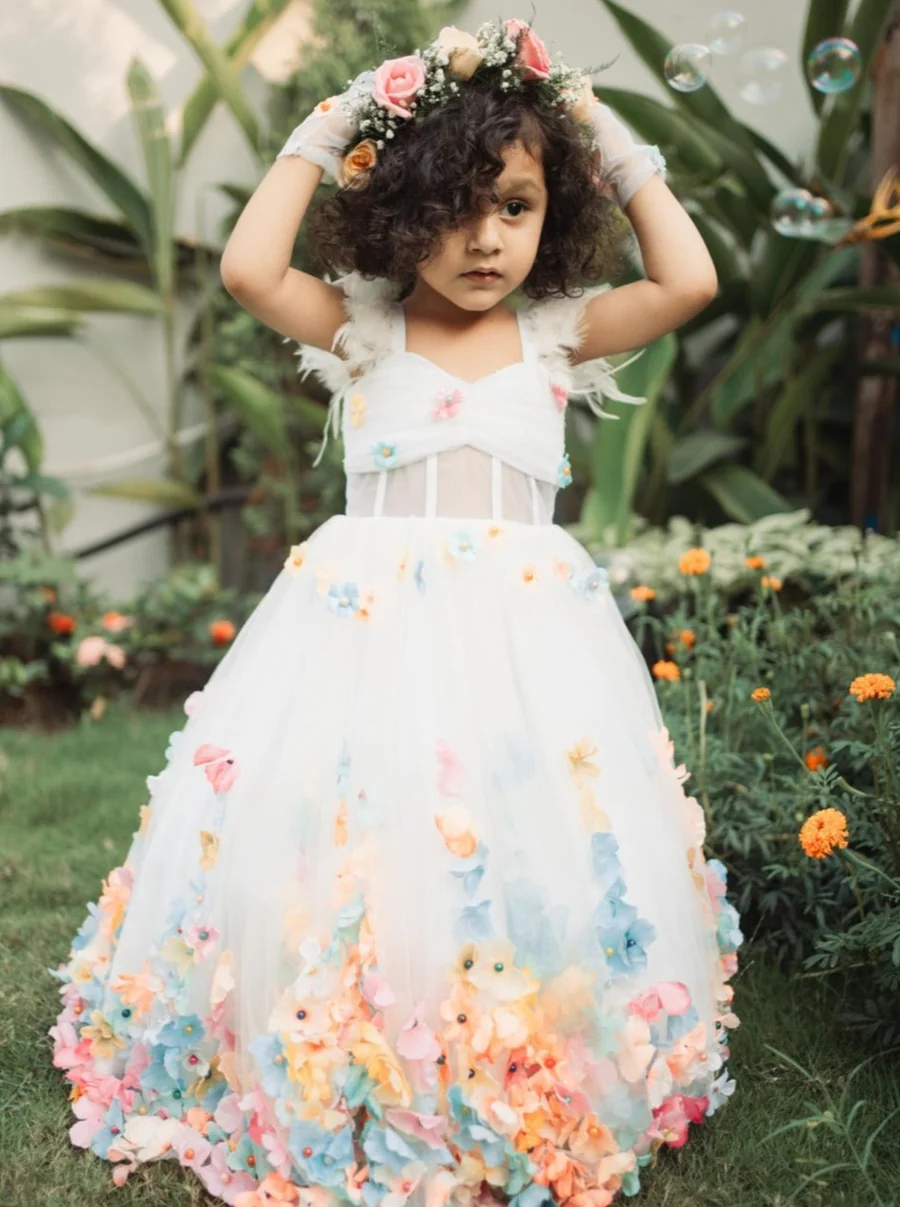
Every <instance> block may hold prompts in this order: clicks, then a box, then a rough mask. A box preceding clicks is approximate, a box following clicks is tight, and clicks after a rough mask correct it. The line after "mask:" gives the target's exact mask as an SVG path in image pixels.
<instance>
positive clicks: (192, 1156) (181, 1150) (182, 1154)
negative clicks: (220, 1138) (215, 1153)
mask: <svg viewBox="0 0 900 1207" xmlns="http://www.w3.org/2000/svg"><path fill="white" fill-rule="evenodd" d="M172 1148H173V1149H174V1150H175V1152H177V1153H178V1160H179V1161H180V1162H181V1164H182V1165H186V1166H187V1167H188V1169H193V1170H194V1172H195V1173H196V1172H197V1171H198V1170H199V1169H200V1166H201V1165H202V1164H203V1163H204V1161H205V1160H206V1158H207V1157H208V1156H209V1154H210V1153H211V1151H212V1145H211V1144H210V1142H209V1141H208V1140H207V1139H206V1138H205V1137H204V1136H201V1134H200V1133H199V1132H198V1131H197V1130H196V1129H195V1128H193V1127H189V1126H187V1125H186V1124H182V1125H181V1126H180V1127H178V1128H177V1129H176V1131H175V1134H174V1136H173V1137H172Z"/></svg>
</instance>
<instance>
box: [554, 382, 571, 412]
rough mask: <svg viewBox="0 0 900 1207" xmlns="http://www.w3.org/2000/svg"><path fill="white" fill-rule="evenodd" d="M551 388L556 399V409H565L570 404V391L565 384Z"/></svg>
mask: <svg viewBox="0 0 900 1207" xmlns="http://www.w3.org/2000/svg"><path fill="white" fill-rule="evenodd" d="M550 390H551V392H552V394H553V397H554V398H555V399H556V409H557V410H558V411H564V410H565V409H566V407H567V406H568V404H569V391H568V390H567V389H566V387H565V386H551V387H550Z"/></svg>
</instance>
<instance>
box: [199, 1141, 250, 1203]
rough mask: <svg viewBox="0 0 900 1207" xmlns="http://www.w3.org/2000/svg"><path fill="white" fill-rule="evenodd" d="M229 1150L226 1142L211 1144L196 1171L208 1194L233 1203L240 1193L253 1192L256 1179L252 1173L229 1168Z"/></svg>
mask: <svg viewBox="0 0 900 1207" xmlns="http://www.w3.org/2000/svg"><path fill="white" fill-rule="evenodd" d="M229 1152H230V1149H229V1148H228V1142H227V1141H226V1140H222V1141H220V1142H219V1143H218V1144H216V1145H214V1146H213V1150H212V1153H211V1155H210V1159H209V1161H208V1162H207V1164H206V1165H202V1166H201V1167H200V1168H199V1169H198V1170H197V1173H198V1174H199V1175H200V1180H201V1181H202V1183H203V1185H204V1186H205V1187H206V1189H207V1190H208V1191H209V1193H210V1194H212V1195H215V1196H216V1198H219V1199H224V1200H225V1202H226V1203H232V1204H233V1203H235V1202H236V1201H237V1199H238V1197H239V1196H240V1195H242V1194H247V1193H252V1192H254V1191H255V1188H256V1185H257V1181H256V1178H254V1177H253V1175H252V1174H249V1173H244V1172H243V1170H237V1169H229V1167H228V1154H229Z"/></svg>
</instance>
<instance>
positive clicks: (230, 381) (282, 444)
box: [206, 365, 290, 464]
mask: <svg viewBox="0 0 900 1207" xmlns="http://www.w3.org/2000/svg"><path fill="white" fill-rule="evenodd" d="M206 377H207V379H208V381H209V383H210V385H212V387H213V388H214V389H215V390H218V391H219V392H220V393H221V394H222V395H224V397H225V398H226V399H227V401H228V402H229V403H230V404H231V406H233V407H234V409H235V410H236V411H237V413H238V414H239V415H240V417H241V419H242V420H243V422H244V423H245V424H246V425H247V427H248V428H249V429H250V431H251V432H253V434H254V435H255V436H256V437H257V439H258V440H260V441H261V442H262V444H263V445H264V446H265V447H266V448H267V449H268V450H269V452H270V453H272V454H274V456H275V457H277V458H278V460H279V462H281V463H282V464H284V463H285V462H286V461H288V460H289V459H290V457H289V454H290V445H289V443H288V439H287V433H286V431H285V423H284V400H283V398H282V397H281V395H280V394H276V393H275V391H274V390H270V389H269V387H268V386H264V385H263V384H262V382H259V381H257V380H256V378H255V377H251V376H250V374H249V373H245V372H244V371H243V370H242V369H236V368H233V367H230V368H226V367H225V366H222V365H210V366H208V367H207V369H206Z"/></svg>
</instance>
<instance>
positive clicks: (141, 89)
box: [126, 59, 175, 297]
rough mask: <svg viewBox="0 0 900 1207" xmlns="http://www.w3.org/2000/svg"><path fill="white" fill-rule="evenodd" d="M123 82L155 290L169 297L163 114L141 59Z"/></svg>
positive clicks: (171, 181)
mask: <svg viewBox="0 0 900 1207" xmlns="http://www.w3.org/2000/svg"><path fill="white" fill-rule="evenodd" d="M126 83H127V85H128V95H129V97H130V98H131V116H132V119H133V121H134V124H135V128H136V129H137V133H138V138H139V140H140V144H141V150H142V151H143V153H144V165H145V167H146V170H147V183H148V185H149V189H150V204H151V206H152V212H153V256H152V263H153V268H154V277H155V280H156V286H157V288H158V289H159V290H160V292H161V293H162V294H163V295H164V296H165V297H169V296H170V295H171V291H172V286H173V284H174V279H175V242H174V238H173V236H174V233H175V232H174V225H175V177H174V173H173V168H172V149H171V147H170V146H169V136H168V134H167V133H166V121H165V114H164V113H163V109H162V104H161V103H160V99H159V92H158V91H157V88H156V84H155V83H154V81H153V79H152V77H151V75H150V73H149V71H148V70H147V68H146V67H145V66H144V64H143V63H142V62H141V61H140V59H132V61H131V65H130V66H129V68H128V75H127V76H126Z"/></svg>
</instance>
